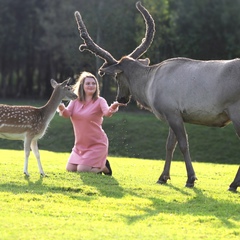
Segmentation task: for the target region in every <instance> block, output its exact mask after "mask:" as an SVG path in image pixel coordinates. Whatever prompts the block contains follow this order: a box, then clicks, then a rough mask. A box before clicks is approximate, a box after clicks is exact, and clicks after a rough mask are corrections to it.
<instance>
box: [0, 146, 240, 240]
mask: <svg viewBox="0 0 240 240" xmlns="http://www.w3.org/2000/svg"><path fill="white" fill-rule="evenodd" d="M0 154H1V161H0V169H1V175H0V182H1V184H0V222H1V224H0V232H1V238H2V239H5V240H10V239H19V240H21V239H25V240H27V239H31V240H32V239H39V240H41V239H56V240H57V239H61V240H64V239H82V240H85V239H88V240H93V239H111V240H112V239H124V240H125V239H153V240H154V239H177V240H182V239H184V240H188V239H219V240H221V239H222V240H223V239H232V240H235V239H239V236H240V230H239V229H240V215H239V211H240V204H239V197H240V195H239V193H232V192H228V191H227V190H226V189H227V187H228V184H229V183H230V182H231V181H232V178H233V172H235V170H236V167H237V166H230V165H221V164H205V163H195V164H194V165H195V167H196V169H197V173H198V178H199V180H198V181H197V185H196V187H195V188H194V189H188V188H184V187H183V186H184V181H185V167H184V164H183V163H182V162H175V163H174V164H173V166H172V174H171V176H172V180H171V181H169V183H168V184H167V185H158V184H156V180H157V178H158V176H159V174H160V172H159V171H160V169H161V168H162V167H163V162H162V161H152V160H146V161H139V160H138V159H134V158H132V159H127V158H114V157H110V158H109V160H110V162H111V165H112V168H113V174H114V175H113V177H109V176H104V175H94V174H90V173H85V174H76V173H68V172H65V163H66V159H67V157H68V154H66V153H54V152H48V151H42V157H43V167H44V169H45V172H46V173H47V174H48V177H45V178H41V177H39V175H38V170H37V163H36V161H35V159H34V158H33V157H31V158H30V165H29V169H30V174H31V176H30V178H24V177H23V175H22V171H21V169H22V166H23V161H22V159H21V157H22V152H21V151H10V150H0ZM206 169H207V171H206Z"/></svg>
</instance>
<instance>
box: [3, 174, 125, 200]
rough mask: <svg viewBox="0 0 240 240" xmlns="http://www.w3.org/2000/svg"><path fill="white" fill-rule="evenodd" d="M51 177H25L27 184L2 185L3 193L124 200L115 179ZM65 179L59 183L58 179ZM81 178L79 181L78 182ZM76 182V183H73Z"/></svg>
mask: <svg viewBox="0 0 240 240" xmlns="http://www.w3.org/2000/svg"><path fill="white" fill-rule="evenodd" d="M50 175H51V176H49V177H41V176H40V177H39V179H37V180H36V178H33V179H34V180H32V179H31V177H26V176H24V181H25V182H26V183H27V184H22V183H16V182H14V181H12V182H8V183H3V184H0V191H1V192H12V193H13V194H23V193H32V194H39V195H43V194H48V193H58V194H64V195H66V196H68V197H70V198H73V199H78V200H81V201H82V200H84V201H91V200H92V199H93V198H95V197H100V196H106V197H109V198H122V197H123V196H124V189H123V188H122V187H121V186H120V185H119V183H118V181H117V180H116V179H115V178H114V177H110V176H104V175H97V174H93V173H81V174H79V173H67V172H63V173H58V174H56V173H55V174H50ZM59 178H61V179H65V181H63V182H59V181H58V179H59ZM76 178H77V179H78V178H79V181H76ZM73 182H74V183H73ZM76 183H77V184H76Z"/></svg>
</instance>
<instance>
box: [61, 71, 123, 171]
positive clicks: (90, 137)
mask: <svg viewBox="0 0 240 240" xmlns="http://www.w3.org/2000/svg"><path fill="white" fill-rule="evenodd" d="M74 90H75V93H76V94H77V95H78V98H77V99H76V100H73V101H71V102H70V103H69V105H68V107H66V108H65V106H64V105H63V104H61V105H59V107H58V110H59V113H60V115H61V116H63V117H65V118H68V117H70V118H71V122H72V124H73V129H74V135H75V143H74V147H73V149H72V153H71V155H70V157H69V159H68V163H67V166H66V169H67V170H68V171H73V172H75V171H78V172H94V173H102V172H103V173H104V174H105V175H112V170H111V167H110V163H109V161H108V160H106V158H107V155H108V137H107V135H106V133H105V132H104V130H103V129H102V122H103V116H106V117H111V116H112V114H113V113H115V112H117V111H118V107H119V106H122V105H124V104H120V103H118V102H114V103H113V104H111V106H110V107H109V106H108V104H107V101H106V100H105V99H104V98H102V97H100V96H99V84H98V81H97V79H96V77H95V76H94V75H93V74H91V73H89V72H83V73H82V74H81V75H80V77H79V79H78V81H77V82H76V84H75V85H74Z"/></svg>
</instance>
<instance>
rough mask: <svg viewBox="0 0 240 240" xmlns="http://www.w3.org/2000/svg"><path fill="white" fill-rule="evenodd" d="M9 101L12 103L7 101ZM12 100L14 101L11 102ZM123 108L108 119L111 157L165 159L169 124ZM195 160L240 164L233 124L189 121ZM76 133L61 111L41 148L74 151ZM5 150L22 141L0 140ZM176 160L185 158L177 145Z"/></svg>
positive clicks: (19, 145) (40, 143)
mask: <svg viewBox="0 0 240 240" xmlns="http://www.w3.org/2000/svg"><path fill="white" fill-rule="evenodd" d="M7 103H9V102H7ZM10 103H11V102H10ZM18 103H19V104H31V105H37V106H39V105H42V104H43V103H41V102H38V101H37V102H24V103H22V102H18ZM128 109H129V108H128V107H126V108H125V109H124V108H122V110H121V111H119V112H118V113H116V114H115V115H114V116H112V117H111V118H104V123H103V128H104V130H105V132H106V133H107V135H108V138H109V143H110V148H109V154H110V155H111V156H116V157H117V156H123V157H131V158H139V159H165V143H166V138H167V135H168V126H167V125H166V124H165V123H164V122H161V121H159V120H158V119H156V117H155V116H154V115H153V114H152V113H149V112H147V111H144V110H141V111H140V110H138V111H136V110H135V111H133V112H129V111H127V110H128ZM186 128H187V131H188V137H189V143H190V151H191V156H192V161H193V162H215V163H230V164H239V147H240V141H239V139H238V138H237V136H236V134H235V132H234V129H233V126H232V124H230V125H229V126H227V127H225V128H222V129H220V128H209V127H203V126H197V125H190V124H186ZM73 142H74V136H73V130H72V125H71V122H70V120H69V119H63V118H62V117H60V116H59V115H58V114H56V115H55V117H54V119H53V120H52V122H51V123H50V126H49V128H48V130H47V133H46V134H45V136H44V137H43V138H42V139H41V140H40V141H39V148H40V149H44V150H48V151H54V152H70V151H71V149H72V146H73ZM0 148H1V149H14V150H21V149H23V143H22V142H21V141H10V140H5V139H0ZM174 159H177V160H182V159H183V157H182V154H181V153H180V151H179V149H178V147H177V148H176V151H175V154H174Z"/></svg>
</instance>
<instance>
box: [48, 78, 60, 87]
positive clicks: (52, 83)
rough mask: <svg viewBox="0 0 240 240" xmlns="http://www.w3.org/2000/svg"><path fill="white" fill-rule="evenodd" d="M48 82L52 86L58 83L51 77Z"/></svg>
mask: <svg viewBox="0 0 240 240" xmlns="http://www.w3.org/2000/svg"><path fill="white" fill-rule="evenodd" d="M50 82H51V85H52V87H53V88H55V87H56V86H57V84H58V83H57V82H56V81H55V80H54V79H51V81H50Z"/></svg>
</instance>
